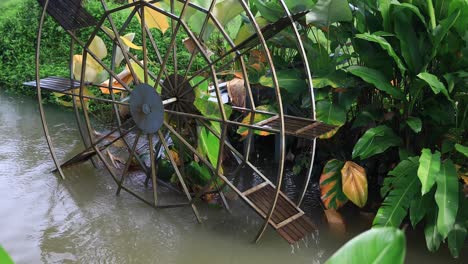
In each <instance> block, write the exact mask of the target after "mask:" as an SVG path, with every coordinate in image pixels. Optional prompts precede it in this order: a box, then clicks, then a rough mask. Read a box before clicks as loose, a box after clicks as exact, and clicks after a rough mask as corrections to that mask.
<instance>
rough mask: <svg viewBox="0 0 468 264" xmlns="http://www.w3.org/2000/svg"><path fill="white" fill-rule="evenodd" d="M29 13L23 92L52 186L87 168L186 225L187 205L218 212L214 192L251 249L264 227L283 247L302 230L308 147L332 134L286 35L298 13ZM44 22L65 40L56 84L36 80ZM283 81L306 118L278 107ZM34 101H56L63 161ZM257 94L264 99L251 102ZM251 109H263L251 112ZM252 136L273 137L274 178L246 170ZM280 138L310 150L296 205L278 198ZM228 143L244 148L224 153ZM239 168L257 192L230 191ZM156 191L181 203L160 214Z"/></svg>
mask: <svg viewBox="0 0 468 264" xmlns="http://www.w3.org/2000/svg"><path fill="white" fill-rule="evenodd" d="M38 2H39V4H40V5H41V6H42V7H43V12H42V17H41V20H40V24H39V30H38V35H37V56H36V81H32V82H29V83H26V84H27V85H30V86H34V87H36V88H37V94H38V100H39V104H40V114H41V118H42V124H43V127H44V132H45V136H46V139H47V142H48V144H49V147H50V152H51V154H52V158H53V161H54V163H55V165H56V171H57V172H58V173H59V174H60V175H61V176H62V177H63V178H65V174H66V170H68V169H74V168H76V166H77V164H79V163H82V162H85V161H91V162H92V163H93V164H94V166H96V167H101V168H102V167H103V168H105V169H106V170H107V171H108V172H109V173H110V175H111V176H112V178H113V179H114V181H115V183H116V185H117V194H119V193H120V192H121V190H124V191H126V192H128V193H130V194H131V195H133V196H135V197H137V198H138V199H140V200H142V201H144V202H145V203H147V204H149V205H151V206H152V207H155V208H172V207H180V206H187V207H191V208H192V210H193V212H194V214H195V216H196V218H197V219H198V221H200V220H201V219H200V217H199V214H198V211H197V208H196V201H197V200H199V199H200V197H202V196H204V195H205V194H206V193H208V192H215V193H218V194H219V197H220V199H221V200H222V202H223V204H224V206H225V207H226V208H229V206H228V203H227V201H226V199H225V197H224V193H223V192H224V191H225V190H226V189H230V190H231V191H234V192H235V193H237V195H239V197H241V198H242V200H243V201H245V202H246V203H247V205H248V206H250V207H252V208H253V209H254V210H255V212H257V213H258V215H259V216H260V217H262V218H263V219H264V224H263V225H262V226H261V228H260V231H259V232H258V234H257V236H256V239H255V241H258V240H259V239H260V238H261V236H262V234H263V233H264V231H265V229H266V228H267V226H268V225H270V226H272V227H273V228H274V229H275V230H277V231H278V233H279V234H280V235H281V236H282V237H283V238H285V239H286V240H287V241H288V242H289V243H294V242H296V241H298V240H300V239H302V238H303V237H304V236H305V235H306V234H307V233H309V232H311V231H313V230H314V226H313V224H312V223H311V222H310V220H309V219H308V218H307V217H306V216H305V215H304V212H303V211H302V210H301V209H300V205H301V202H302V199H303V197H304V193H305V191H306V188H307V185H308V183H309V179H310V175H311V172H312V167H313V162H314V155H315V139H316V138H317V137H318V136H320V135H322V134H324V133H327V132H329V131H330V130H332V129H334V127H333V126H329V125H326V124H324V123H321V122H319V121H316V120H315V109H314V106H315V105H314V93H313V87H312V76H311V71H310V68H309V60H308V58H307V54H306V52H305V49H304V45H303V43H302V41H301V38H300V35H299V31H298V28H300V27H302V24H301V21H302V20H303V19H304V16H305V14H306V13H307V12H306V11H303V12H299V13H291V12H290V10H289V9H288V6H287V5H286V3H285V2H284V1H283V0H279V1H277V5H278V6H279V7H281V9H280V10H279V11H278V10H276V12H280V13H281V17H280V18H279V19H276V20H275V21H268V20H266V19H263V18H259V17H258V15H257V16H256V15H255V14H253V13H252V11H251V10H250V8H249V3H248V2H247V1H244V0H222V1H220V0H218V1H215V0H212V1H189V0H186V1H185V0H178V1H177V0H164V1H148V0H146V1H137V0H131V1H129V2H128V3H125V4H121V5H118V6H116V5H115V4H113V3H106V1H104V0H101V1H100V9H101V11H100V15H99V16H98V17H95V16H93V15H91V14H90V13H89V12H88V10H87V9H86V8H85V7H83V5H82V1H81V0H38ZM47 14H48V15H50V16H51V17H52V18H53V19H54V20H55V21H56V22H57V23H58V24H59V25H60V26H61V27H63V29H64V30H65V31H66V32H67V33H68V35H69V39H70V56H69V57H68V58H67V57H65V58H63V59H64V60H67V61H69V65H70V66H69V72H70V75H69V76H68V77H66V78H64V77H47V78H43V79H40V78H39V76H40V62H41V51H43V50H42V47H41V38H43V37H45V36H43V34H42V29H43V25H44V20H45V17H46V15H47ZM122 17H123V19H122ZM232 21H237V25H240V28H239V27H238V28H237V31H236V30H232V26H231V25H232V24H235V23H234V22H232ZM230 23H231V24H230ZM286 31H287V33H288V34H287V35H283V36H282V35H280V33H282V32H286ZM233 32H234V33H233ZM272 41H276V43H278V41H279V42H281V41H283V44H284V46H285V49H284V50H287V52H288V54H290V56H293V57H294V58H295V59H294V64H288V65H286V66H285V65H279V64H278V62H276V63H275V59H274V54H273V52H272V51H271V49H270V47H271V43H270V42H272ZM181 42H183V45H182V44H181ZM106 46H107V48H109V52H107V49H106ZM108 53H109V54H108ZM284 70H294V71H295V72H296V76H297V78H298V79H301V80H302V81H303V82H302V87H301V88H302V89H303V91H306V94H307V96H304V94H301V98H300V100H301V102H306V103H305V105H307V108H305V111H302V112H300V114H297V112H292V113H288V114H286V107H285V102H286V101H285V100H286V99H285V97H288V96H289V97H291V95H294V93H291V91H288V92H286V93H287V94H286V95H285V91H284V89H283V87H282V84H281V79H280V78H279V73H280V71H284ZM260 71H261V72H262V73H261V74H263V76H262V80H261V81H259V77H258V75H259V74H260V73H259V72H260ZM106 79H107V80H106ZM44 90H47V91H51V92H53V93H54V96H56V97H57V98H68V101H67V102H68V103H69V104H70V105H71V106H72V107H73V109H74V113H75V118H76V123H77V129H78V130H79V132H80V135H81V140H82V142H83V145H84V149H83V151H81V152H80V153H78V154H76V155H75V156H73V157H72V158H71V159H68V160H66V161H64V162H61V161H60V157H57V155H56V153H55V151H54V147H53V139H52V138H51V137H50V133H49V128H48V126H47V119H46V117H45V113H44V110H43V106H42V101H43V100H42V91H44ZM262 95H266V96H263V99H259V97H262ZM265 98H266V99H265ZM63 100H66V99H63ZM262 100H263V101H264V100H267V101H268V102H269V104H270V107H265V106H263V105H260V104H261V102H263V101H262ZM307 102H308V103H307ZM302 110H304V108H303V109H302ZM256 134H261V135H265V134H275V135H276V138H277V145H278V147H279V152H278V156H279V159H278V162H276V163H275V164H276V165H275V166H276V168H275V170H273V171H274V172H275V173H274V175H265V174H264V173H263V172H262V170H260V169H259V168H258V167H257V166H256V165H255V163H254V162H253V161H252V158H251V153H252V150H251V149H250V146H251V144H250V143H251V142H252V141H253V140H254V138H255V136H254V135H256ZM233 135H234V136H233ZM286 137H299V138H304V139H307V140H310V144H311V146H312V148H311V149H312V152H311V155H310V157H311V159H310V162H309V164H310V166H309V167H308V173H307V177H306V180H305V182H304V184H303V186H302V187H301V190H300V192H299V193H300V195H299V197H298V199H297V201H293V200H292V199H291V198H290V197H288V196H287V195H286V194H284V193H283V192H282V191H281V185H282V181H283V174H284V163H285V142H286ZM239 139H241V140H243V141H244V144H236V142H234V141H236V140H237V141H238V140H239ZM117 155H118V158H116V157H117ZM161 159H165V160H167V161H168V163H169V164H170V165H171V167H172V172H173V177H172V178H173V179H172V182H176V184H171V183H168V181H164V180H161V179H160V178H161V177H162V173H161V168H159V166H158V165H159V161H160V160H161ZM227 159H232V160H236V161H237V163H236V165H235V166H231V167H232V168H231V169H230V168H228V166H224V163H226V160H227ZM116 163H117V164H116ZM188 168H191V169H188ZM240 168H247V169H248V170H250V171H251V173H255V174H256V175H257V177H259V179H260V181H257V182H256V184H255V185H254V186H250V187H249V188H248V189H242V188H241V187H239V186H238V185H236V180H235V179H236V177H242V175H241V176H239V171H241V170H240ZM135 171H138V172H140V174H142V175H143V176H144V177H143V178H142V179H144V180H141V181H139V182H138V181H137V183H136V184H141V185H145V186H147V189H148V191H149V193H150V195H151V196H152V197H151V199H148V196H145V195H142V194H140V193H138V192H137V191H135V190H133V189H132V186H131V184H130V183H128V181H129V179H131V178H132V177H133V174H135ZM197 171H198V172H200V171H204V172H205V174H203V175H209V177H208V178H206V179H205V181H204V182H203V186H201V188H198V189H193V188H190V187H189V186H188V185H187V182H190V181H192V180H191V176H192V175H190V174H191V173H197ZM242 171H243V173H245V172H244V171H245V170H242ZM206 172H208V174H206ZM132 182H133V183H132V184H135V182H134V181H132ZM159 184H164V185H165V186H168V187H170V188H172V189H174V190H176V191H179V192H181V193H182V194H183V195H184V196H185V199H186V201H185V202H178V203H165V204H163V203H162V202H161V201H160V199H158V185H159Z"/></svg>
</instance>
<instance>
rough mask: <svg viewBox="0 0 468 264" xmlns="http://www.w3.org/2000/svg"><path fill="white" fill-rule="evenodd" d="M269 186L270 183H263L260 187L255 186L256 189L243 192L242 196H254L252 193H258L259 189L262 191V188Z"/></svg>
mask: <svg viewBox="0 0 468 264" xmlns="http://www.w3.org/2000/svg"><path fill="white" fill-rule="evenodd" d="M268 184H269V183H268V182H262V183H260V184H259V185H257V186H254V187H252V188H250V189H248V190H247V191H245V192H243V193H242V194H243V195H245V196H248V195H250V194H252V193H254V192H256V191H258V190H259V189H261V188H263V187H265V186H267V185H268Z"/></svg>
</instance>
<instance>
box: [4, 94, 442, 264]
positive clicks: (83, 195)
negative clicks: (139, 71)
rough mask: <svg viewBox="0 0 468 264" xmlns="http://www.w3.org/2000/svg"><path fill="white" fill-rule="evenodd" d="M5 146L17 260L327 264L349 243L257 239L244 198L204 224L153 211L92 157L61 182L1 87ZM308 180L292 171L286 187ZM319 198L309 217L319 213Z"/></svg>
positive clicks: (72, 149)
mask: <svg viewBox="0 0 468 264" xmlns="http://www.w3.org/2000/svg"><path fill="white" fill-rule="evenodd" d="M46 111H47V114H48V117H49V122H50V126H51V134H52V135H53V138H54V139H55V145H56V148H57V155H58V156H59V157H61V158H66V157H71V156H72V155H73V154H75V153H77V152H79V151H80V150H81V148H82V146H81V143H80V141H79V134H78V132H77V130H76V128H75V125H74V123H73V114H72V112H68V111H64V110H62V109H57V108H55V107H46ZM0 142H1V144H0V215H1V217H0V228H1V230H0V231H1V232H0V244H2V245H3V246H4V247H5V248H6V249H7V251H9V252H10V253H11V255H12V257H13V259H14V260H15V261H16V262H17V263H164V264H171V263H272V264H274V263H288V264H293V263H322V262H323V261H324V260H325V259H326V258H327V257H328V256H329V255H330V254H331V253H333V252H334V251H335V250H336V248H338V247H339V246H340V244H342V243H343V242H344V240H345V238H342V239H338V240H337V239H335V238H334V237H331V236H330V235H329V234H328V233H327V232H326V231H323V230H322V231H321V232H320V233H318V232H317V233H315V234H313V235H311V236H309V237H308V238H307V239H305V240H304V241H301V242H299V243H298V244H297V245H293V246H289V245H288V244H287V243H286V242H284V241H283V240H282V239H281V238H280V237H279V236H278V235H277V234H275V233H274V232H273V231H271V230H269V231H268V232H267V234H266V235H265V237H264V239H263V240H262V241H261V243H260V244H257V245H255V244H252V243H250V242H251V241H252V239H253V237H254V235H255V233H256V232H257V229H258V228H259V226H260V224H261V223H262V222H261V221H260V219H259V218H258V217H257V216H256V215H255V214H254V213H253V212H252V211H251V210H250V209H249V208H247V207H246V206H245V205H244V204H243V203H241V202H240V201H239V200H237V201H234V202H231V205H232V212H233V213H232V215H231V214H229V213H227V212H226V211H224V210H222V209H219V208H213V207H210V206H208V205H200V208H199V210H200V213H201V215H202V216H203V219H204V220H205V221H204V222H203V223H202V224H198V223H197V221H196V219H195V217H194V215H193V213H192V212H191V210H190V209H188V208H179V209H171V210H153V209H151V208H149V207H148V206H147V205H145V204H144V203H142V202H140V201H139V200H137V199H135V198H134V197H132V196H130V195H128V194H126V193H122V194H121V195H120V196H115V191H116V188H115V184H114V182H113V181H112V180H111V178H110V176H109V175H107V173H105V172H104V171H102V170H100V169H95V168H94V167H93V166H92V165H91V164H90V163H86V164H83V165H80V166H79V168H78V169H75V170H67V171H66V176H67V179H66V180H65V181H63V180H60V179H58V177H57V176H56V175H53V174H51V173H50V170H51V168H53V164H52V162H51V159H50V156H49V153H48V149H47V146H46V142H45V140H44V138H43V134H42V128H41V125H40V120H39V114H38V111H37V106H36V103H35V102H34V101H33V100H31V99H28V98H13V97H10V96H7V95H5V94H2V93H1V92H0ZM251 180H253V179H251ZM300 183H301V182H295V181H294V179H293V178H292V177H291V175H287V176H286V191H287V192H292V191H294V190H295V185H298V184H300ZM311 188H312V189H313V188H316V186H315V187H314V186H312V187H311ZM314 194H315V192H313V191H311V192H309V194H308V195H309V197H308V198H307V199H306V204H305V205H306V206H305V207H306V211H307V212H309V213H314V212H316V207H317V206H316V205H317V203H315V202H313V200H314V199H317V197H315V196H313V195H314ZM314 210H315V211H314ZM315 214H316V215H318V216H316V217H315V218H318V219H320V215H319V214H317V213H315ZM357 229H363V228H361V227H359V228H357ZM350 234H353V232H350ZM422 243H424V242H422ZM415 252H417V253H412V255H410V257H409V259H415V258H417V259H419V260H420V261H421V260H422V259H424V261H426V262H427V263H437V262H438V261H441V260H446V259H447V257H446V255H443V254H441V255H442V256H443V257H441V258H438V257H432V256H427V254H425V249H424V244H423V245H422V247H420V248H419V249H418V251H415ZM421 252H423V253H424V255H422V254H421ZM438 256H439V255H438Z"/></svg>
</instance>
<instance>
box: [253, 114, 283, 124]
mask: <svg viewBox="0 0 468 264" xmlns="http://www.w3.org/2000/svg"><path fill="white" fill-rule="evenodd" d="M278 117H279V116H278V115H275V116H272V117H270V118H267V119H265V120H262V121H260V122H258V123H256V124H254V125H255V126H263V125H266V124H268V123H270V122H273V121H275V120H276V119H278Z"/></svg>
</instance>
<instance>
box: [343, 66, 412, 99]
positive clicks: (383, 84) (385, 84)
mask: <svg viewBox="0 0 468 264" xmlns="http://www.w3.org/2000/svg"><path fill="white" fill-rule="evenodd" d="M347 71H348V72H349V73H351V74H353V75H356V76H357V77H359V78H361V79H363V80H364V81H365V82H367V83H370V84H373V85H374V86H375V88H377V89H379V90H381V91H384V92H386V93H388V94H390V95H392V96H393V97H395V98H397V99H400V100H404V99H405V95H404V94H403V92H402V91H401V90H400V88H398V87H394V86H392V85H391V84H390V80H387V78H386V77H385V75H384V74H383V73H382V72H380V71H378V70H375V69H371V68H368V67H364V66H351V67H348V68H347Z"/></svg>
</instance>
